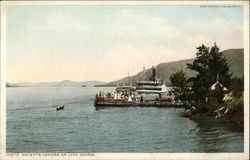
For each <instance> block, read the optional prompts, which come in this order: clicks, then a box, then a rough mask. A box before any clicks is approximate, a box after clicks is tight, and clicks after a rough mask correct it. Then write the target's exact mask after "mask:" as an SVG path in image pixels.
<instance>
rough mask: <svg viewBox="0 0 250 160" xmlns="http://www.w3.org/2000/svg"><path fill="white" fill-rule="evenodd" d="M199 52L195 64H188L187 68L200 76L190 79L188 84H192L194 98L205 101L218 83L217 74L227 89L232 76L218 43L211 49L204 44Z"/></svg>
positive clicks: (199, 48) (198, 48)
mask: <svg viewBox="0 0 250 160" xmlns="http://www.w3.org/2000/svg"><path fill="white" fill-rule="evenodd" d="M197 50H198V52H197V53H196V55H197V57H196V58H195V60H194V61H193V64H187V68H188V69H191V70H193V71H196V72H197V73H198V74H197V75H196V76H195V77H191V78H189V79H188V82H192V90H193V93H194V97H196V99H197V100H200V101H205V97H207V96H209V94H210V90H209V87H210V86H211V85H212V84H214V83H215V82H216V79H217V74H218V77H219V82H220V83H221V84H223V86H225V87H228V86H229V85H230V82H231V75H232V74H230V73H229V66H228V64H227V60H226V59H225V57H223V54H222V53H221V52H220V51H219V48H218V46H217V45H216V43H214V46H213V47H212V48H211V49H210V48H209V47H207V46H205V45H203V44H202V45H201V46H200V47H197Z"/></svg>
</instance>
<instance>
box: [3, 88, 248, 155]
mask: <svg viewBox="0 0 250 160" xmlns="http://www.w3.org/2000/svg"><path fill="white" fill-rule="evenodd" d="M100 90H101V91H114V88H94V87H93V88H84V87H82V88H29V87H27V88H21V87H20V88H7V106H6V108H7V117H6V119H7V131H6V132H7V133H6V134H7V144H6V147H7V152H14V153H23V152H26V153H38V152H41V153H44V152H50V153H63V152H68V153H69V152H71V153H73V152H76V153H83V152H84V153H96V152H101V153H105V152H108V153H109V152H120V153H124V152H139V153H146V152H148V153H152V152H155V153H181V152H206V153H210V152H243V132H242V131H241V130H240V129H239V128H238V127H237V126H236V125H234V124H231V123H222V122H218V123H215V122H202V123H197V122H194V121H192V120H189V119H187V118H183V117H181V113H182V112H183V111H184V109H180V108H155V107H118V108H104V109H98V110H96V109H95V107H94V105H93V104H94V96H95V94H96V93H98V92H99V91H100ZM57 104H59V105H65V109H64V110H61V111H56V110H55V106H56V105H57Z"/></svg>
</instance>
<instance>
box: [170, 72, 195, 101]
mask: <svg viewBox="0 0 250 160" xmlns="http://www.w3.org/2000/svg"><path fill="white" fill-rule="evenodd" d="M169 80H170V82H171V84H172V85H173V87H172V88H171V90H170V91H169V93H170V94H171V95H174V96H175V99H179V100H187V99H188V93H189V91H190V90H189V86H188V85H187V75H186V73H184V72H183V70H180V71H178V72H175V73H173V74H172V75H171V76H170V77H169Z"/></svg>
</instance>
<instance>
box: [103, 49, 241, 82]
mask: <svg viewBox="0 0 250 160" xmlns="http://www.w3.org/2000/svg"><path fill="white" fill-rule="evenodd" d="M243 52H244V50H243V49H228V50H225V51H222V53H223V55H224V57H225V58H226V59H227V63H228V65H229V66H230V72H231V73H233V77H240V78H241V77H243V74H244V53H243ZM193 60H194V59H185V60H180V61H176V62H167V63H161V64H159V65H157V66H156V72H157V74H158V75H159V76H160V77H161V79H162V80H165V82H166V84H167V85H170V81H169V77H170V75H171V74H173V73H174V72H177V71H179V70H181V69H182V70H183V71H184V72H186V73H187V75H188V77H191V76H194V75H195V74H196V72H194V71H191V70H189V69H186V66H187V65H186V64H187V63H193ZM150 75H151V68H149V69H146V70H145V71H144V72H139V73H138V74H136V75H134V76H131V77H129V80H130V83H131V84H132V85H135V84H136V81H137V80H140V79H147V78H148V77H149V76H150ZM117 84H119V85H122V84H128V77H125V78H122V79H120V80H117V81H113V82H110V83H107V84H105V85H106V86H116V85H117Z"/></svg>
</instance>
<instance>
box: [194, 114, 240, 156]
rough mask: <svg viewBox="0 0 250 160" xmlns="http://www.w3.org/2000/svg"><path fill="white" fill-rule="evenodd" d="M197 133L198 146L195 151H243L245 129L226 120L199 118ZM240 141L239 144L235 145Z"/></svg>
mask: <svg viewBox="0 0 250 160" xmlns="http://www.w3.org/2000/svg"><path fill="white" fill-rule="evenodd" d="M196 122H197V124H198V125H197V130H196V131H195V135H196V138H197V141H198V146H197V148H196V149H195V152H206V153H208V152H209V153H211V152H225V150H232V151H234V152H243V146H244V145H243V144H244V143H243V142H244V140H243V129H242V128H241V127H239V126H238V125H236V124H233V123H230V122H227V121H224V120H209V119H204V120H199V121H196ZM235 141H238V145H234V144H233V143H235Z"/></svg>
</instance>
